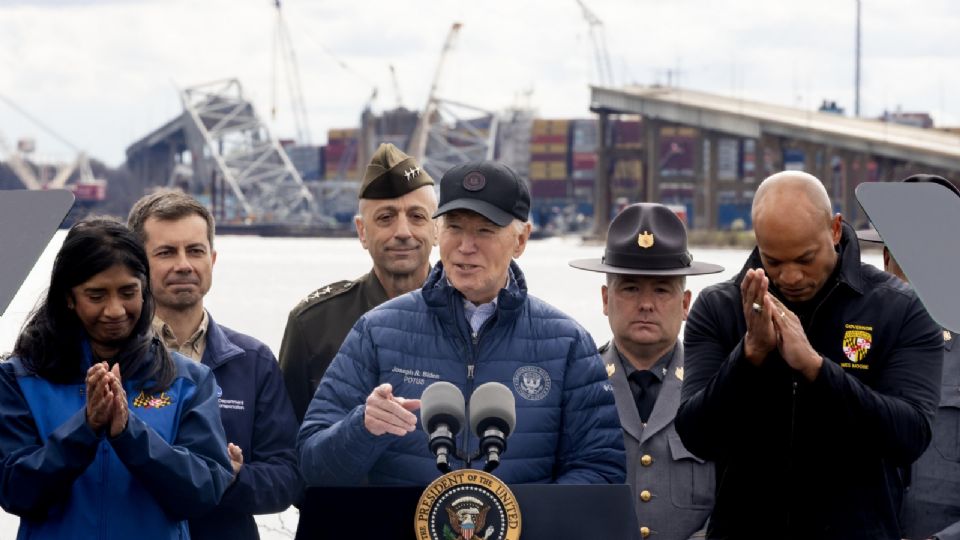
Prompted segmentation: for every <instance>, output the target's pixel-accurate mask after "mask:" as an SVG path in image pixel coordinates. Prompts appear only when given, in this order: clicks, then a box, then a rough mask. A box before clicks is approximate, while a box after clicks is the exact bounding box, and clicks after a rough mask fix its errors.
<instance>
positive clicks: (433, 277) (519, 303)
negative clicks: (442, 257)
mask: <svg viewBox="0 0 960 540" xmlns="http://www.w3.org/2000/svg"><path fill="white" fill-rule="evenodd" d="M510 271H511V272H513V277H514V279H515V280H516V282H517V290H516V291H510V290H509V289H508V288H504V289H500V293H499V294H498V295H497V324H500V323H501V322H510V321H512V320H513V319H514V318H516V316H517V314H518V313H519V312H520V308H521V307H523V304H524V302H526V300H527V280H526V278H525V277H524V275H523V271H521V270H520V266H519V265H517V261H510ZM422 291H423V300H424V301H425V302H426V303H427V306H428V307H430V308H431V309H449V308H450V306H454V305H455V303H456V304H459V305H460V306H461V308H460V309H461V310H462V309H463V308H462V306H463V295H462V294H460V291H458V290H457V289H455V288H454V287H453V286H452V285H450V283H449V282H448V281H447V280H446V279H443V262H441V261H437V264H436V266H434V267H433V270H431V272H430V276H429V277H428V278H427V281H426V283H424V284H423V289H422Z"/></svg>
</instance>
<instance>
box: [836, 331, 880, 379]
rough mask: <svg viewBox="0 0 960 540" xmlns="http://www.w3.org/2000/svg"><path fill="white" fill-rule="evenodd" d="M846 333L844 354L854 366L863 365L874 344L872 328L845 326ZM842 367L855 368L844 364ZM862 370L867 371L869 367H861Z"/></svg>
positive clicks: (844, 336) (844, 335)
mask: <svg viewBox="0 0 960 540" xmlns="http://www.w3.org/2000/svg"><path fill="white" fill-rule="evenodd" d="M845 327H846V332H844V334H843V354H844V355H845V356H846V357H847V360H850V362H852V363H853V364H861V365H862V363H863V359H864V358H866V356H867V353H868V352H870V346H871V344H872V343H873V335H872V334H871V332H873V327H872V326H861V325H858V324H847V325H845ZM842 367H854V366H851V365H848V364H844V365H843V366H842ZM856 367H858V368H860V369H867V366H863V367H860V366H859V365H858V366H856Z"/></svg>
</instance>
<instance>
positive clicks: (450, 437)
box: [420, 381, 512, 473]
mask: <svg viewBox="0 0 960 540" xmlns="http://www.w3.org/2000/svg"><path fill="white" fill-rule="evenodd" d="M511 397H512V396H511ZM420 420H421V423H422V424H423V430H424V431H426V432H427V435H428V436H429V437H430V442H429V446H430V451H431V452H433V454H434V455H435V456H437V468H438V469H440V472H442V473H448V472H450V470H451V469H450V458H449V456H451V455H456V448H457V445H456V442H454V437H455V436H456V435H457V433H458V432H459V431H460V427H461V426H463V424H464V422H465V421H466V418H465V415H464V405H463V392H461V391H460V389H459V388H457V387H456V386H454V385H453V384H450V383H448V382H442V381H441V382H435V383H433V384H431V385H430V386H428V387H427V388H426V389H425V390H424V391H423V395H421V396H420Z"/></svg>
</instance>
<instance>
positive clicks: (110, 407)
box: [86, 362, 129, 437]
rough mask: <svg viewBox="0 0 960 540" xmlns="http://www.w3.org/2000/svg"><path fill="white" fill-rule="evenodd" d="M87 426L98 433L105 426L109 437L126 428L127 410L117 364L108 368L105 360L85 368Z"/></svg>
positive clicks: (124, 392)
mask: <svg viewBox="0 0 960 540" xmlns="http://www.w3.org/2000/svg"><path fill="white" fill-rule="evenodd" d="M86 384H87V407H86V413H87V425H89V426H90V429H92V430H93V431H96V432H100V431H101V430H103V429H105V428H106V429H108V433H109V435H110V437H116V436H118V435H120V433H121V432H122V431H123V430H124V429H125V428H126V427H127V419H128V418H129V410H128V409H127V393H126V391H125V390H124V389H123V384H122V382H121V379H120V365H119V364H114V365H113V368H112V369H109V368H107V363H106V362H100V363H98V364H94V365H92V366H90V369H88V370H87V380H86Z"/></svg>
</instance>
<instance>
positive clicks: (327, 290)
mask: <svg viewBox="0 0 960 540" xmlns="http://www.w3.org/2000/svg"><path fill="white" fill-rule="evenodd" d="M356 284H357V282H356V281H346V280H344V281H338V282H336V283H331V284H329V285H324V286H323V287H320V288H319V289H317V290H315V291H313V292H312V293H310V294H308V295H307V297H306V298H304V299H303V300H301V301H300V303H299V304H297V307H295V308H294V311H295V312H297V313H300V312H302V311H303V310H305V309H307V308H309V307H311V306H315V305H317V304H320V303H322V302H325V301H327V300H329V299H331V298H336V297H337V296H340V295H341V294H343V293H345V292H347V291H349V290H350V289H352V288H353V286H354V285H356Z"/></svg>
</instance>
